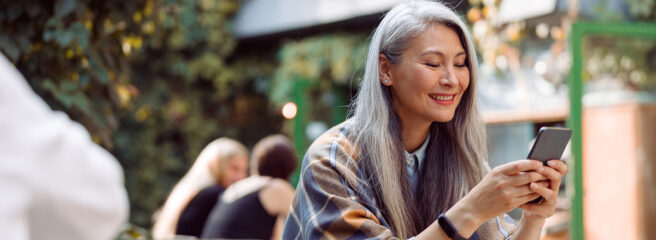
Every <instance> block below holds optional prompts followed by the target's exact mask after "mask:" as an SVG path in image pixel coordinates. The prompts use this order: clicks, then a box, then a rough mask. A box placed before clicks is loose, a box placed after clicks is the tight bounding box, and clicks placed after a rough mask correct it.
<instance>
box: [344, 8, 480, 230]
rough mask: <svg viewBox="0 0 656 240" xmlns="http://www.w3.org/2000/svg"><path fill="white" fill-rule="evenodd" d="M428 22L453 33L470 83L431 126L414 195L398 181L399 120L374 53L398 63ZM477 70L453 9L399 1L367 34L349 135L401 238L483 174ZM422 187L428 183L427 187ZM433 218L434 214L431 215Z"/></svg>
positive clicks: (400, 166) (401, 165)
mask: <svg viewBox="0 0 656 240" xmlns="http://www.w3.org/2000/svg"><path fill="white" fill-rule="evenodd" d="M434 24H442V25H445V26H447V27H449V28H451V29H453V30H454V31H455V32H456V33H457V34H458V35H459V37H460V41H461V44H463V47H464V49H465V52H466V54H467V61H466V64H467V65H468V67H469V71H470V84H469V87H468V89H467V90H466V91H465V93H464V94H463V97H462V100H461V102H460V104H459V105H458V107H457V109H456V113H455V115H454V117H453V119H452V120H451V121H449V122H446V123H438V122H434V123H433V124H432V125H431V128H430V131H431V134H430V136H431V139H430V141H429V142H430V143H429V147H428V149H427V153H429V154H430V153H434V154H431V155H428V154H427V155H426V161H424V167H423V170H422V173H420V186H419V189H418V192H417V194H416V196H415V194H413V193H412V192H411V191H410V192H409V193H408V191H409V190H408V189H409V187H408V183H406V182H404V181H399V179H406V178H403V177H404V176H406V173H405V169H406V168H405V161H404V160H403V156H404V155H403V151H404V149H403V142H402V138H401V123H400V120H399V119H398V116H397V115H396V112H395V111H394V105H393V103H392V98H391V95H390V89H389V87H386V86H384V85H383V84H381V83H380V79H379V55H380V54H381V53H382V54H384V55H385V56H386V57H387V58H388V59H389V61H390V62H391V63H392V64H397V63H398V62H399V61H400V56H401V55H402V53H403V52H404V51H405V50H406V49H407V48H408V44H409V42H410V41H411V40H412V39H414V38H415V37H417V36H419V35H420V34H421V33H423V32H425V31H427V30H428V29H429V28H430V27H431V26H433V25H434ZM477 77H478V60H477V57H476V52H475V48H474V44H473V42H472V37H471V35H470V33H469V31H468V28H467V26H466V25H465V23H464V22H463V21H462V20H461V18H460V17H459V16H458V15H457V14H456V13H455V12H454V11H453V10H451V9H450V8H448V7H446V6H444V5H443V4H441V3H437V2H432V1H426V0H416V1H409V2H405V3H401V4H399V5H398V6H396V7H394V8H393V9H391V10H390V11H389V12H388V13H387V14H386V15H385V17H384V18H383V20H382V21H381V23H380V25H379V26H378V27H377V28H376V30H375V32H374V33H373V35H372V37H371V42H370V46H369V52H368V54H367V60H366V65H365V72H364V76H363V79H362V82H361V86H360V91H359V93H358V95H357V97H356V99H355V101H354V102H353V105H352V106H351V115H352V119H353V124H354V128H355V129H357V131H355V135H354V136H353V137H354V138H355V142H356V144H357V145H358V146H361V149H363V150H362V151H363V153H364V154H363V157H364V159H365V162H364V163H363V164H365V165H367V166H368V167H369V168H370V172H371V173H372V174H371V177H372V179H370V181H369V182H371V183H372V185H374V186H373V187H374V189H375V190H377V191H375V192H376V196H377V199H378V201H379V203H382V204H381V207H382V208H383V209H382V210H383V212H384V215H385V217H386V218H387V220H388V221H389V223H390V225H391V227H392V230H393V231H394V232H395V234H396V235H397V236H398V237H400V238H407V237H410V236H412V235H413V234H416V233H417V232H419V231H421V229H423V228H424V227H425V226H427V224H428V225H429V224H430V222H432V221H428V220H427V218H432V217H433V216H435V214H438V215H439V213H438V212H439V211H446V210H447V209H448V208H450V207H451V206H452V205H453V204H455V202H457V201H458V200H459V199H460V198H462V197H463V196H464V195H465V194H466V193H468V192H469V190H470V189H471V188H473V186H475V185H476V184H477V183H478V182H479V181H480V180H481V179H482V178H483V176H484V175H485V172H486V170H485V161H486V160H485V159H486V157H487V148H486V142H485V128H484V125H483V123H482V121H481V118H480V116H479V113H478V108H477V106H476V100H475V95H476V85H477ZM437 161H442V162H443V163H444V162H446V164H448V165H447V166H444V167H446V169H441V168H438V167H439V166H438V165H436V164H438V163H435V162H437ZM431 162H433V163H431ZM367 166H365V167H367ZM426 169H430V170H433V171H430V170H426ZM431 172H438V173H431ZM438 180H447V181H446V183H447V184H443V183H444V182H442V185H439V184H440V182H436V181H438ZM429 181H430V182H429ZM422 185H424V186H422ZM444 185H447V186H444ZM429 188H433V189H432V193H431V191H429V190H431V189H429ZM436 195H437V196H436ZM408 196H411V197H408ZM435 197H438V198H435ZM429 198H433V199H444V201H443V203H434V202H432V201H431V202H429V203H426V201H424V199H429ZM413 200H416V201H413ZM408 201H413V202H417V204H418V206H410V207H409V208H408V204H407V202H408ZM422 204H424V205H425V204H429V205H430V206H423V205H422ZM410 205H412V204H410ZM423 212H428V213H423ZM420 215H421V216H420ZM422 219H423V220H422ZM435 219H436V216H435V218H432V220H435Z"/></svg>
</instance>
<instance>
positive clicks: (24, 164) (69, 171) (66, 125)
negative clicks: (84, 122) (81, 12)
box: [0, 54, 128, 240]
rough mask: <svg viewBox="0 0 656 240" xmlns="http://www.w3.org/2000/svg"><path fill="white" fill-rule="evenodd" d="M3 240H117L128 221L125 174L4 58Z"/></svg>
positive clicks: (0, 98)
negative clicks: (31, 86) (122, 227)
mask: <svg viewBox="0 0 656 240" xmlns="http://www.w3.org/2000/svg"><path fill="white" fill-rule="evenodd" d="M0 86H2V87H0V116H2V117H0V192H1V193H2V197H0V232H1V234H2V239H16V240H22V239H88V240H96V239H98V240H100V239H111V238H113V237H115V236H116V235H117V231H118V230H119V227H120V226H121V224H123V223H124V222H125V220H126V219H127V216H128V201H127V194H126V191H125V188H124V186H123V172H122V169H121V167H120V165H119V164H118V162H117V161H116V159H115V158H114V157H113V156H112V155H111V154H109V153H108V152H107V151H105V150H104V149H102V148H101V147H99V146H98V145H96V144H95V143H93V142H92V141H91V138H90V136H89V134H88V133H87V132H86V130H85V129H84V128H83V127H82V126H81V125H80V124H78V123H76V122H74V121H72V120H70V119H69V118H68V116H66V115H65V114H63V113H58V112H54V111H52V110H51V109H50V107H48V105H47V104H46V103H45V102H44V101H43V100H41V99H40V97H39V96H38V95H36V94H35V93H34V92H33V91H32V90H31V89H30V87H29V85H28V84H27V82H26V81H25V79H24V78H23V77H22V76H21V75H20V73H19V72H18V71H17V70H16V69H15V68H14V67H13V66H12V64H11V63H10V62H9V61H8V60H7V59H6V58H4V56H2V55H1V54H0Z"/></svg>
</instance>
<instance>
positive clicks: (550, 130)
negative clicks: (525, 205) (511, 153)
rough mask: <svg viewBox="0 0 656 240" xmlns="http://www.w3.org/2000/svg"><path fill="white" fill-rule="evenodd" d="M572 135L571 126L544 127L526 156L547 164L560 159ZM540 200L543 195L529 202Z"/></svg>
mask: <svg viewBox="0 0 656 240" xmlns="http://www.w3.org/2000/svg"><path fill="white" fill-rule="evenodd" d="M571 137H572V130H571V129H569V128H559V127H542V128H540V131H539V132H538V136H537V137H536V138H535V142H534V143H533V147H531V151H529V152H528V157H526V158H527V159H532V160H538V161H541V162H542V163H543V164H544V165H545V166H546V165H547V161H549V160H552V159H558V160H560V159H561V157H562V156H563V152H565V147H567V143H568V142H569V139H570V138H571ZM540 201H542V197H538V198H536V199H534V200H533V201H530V202H529V203H539V202H540Z"/></svg>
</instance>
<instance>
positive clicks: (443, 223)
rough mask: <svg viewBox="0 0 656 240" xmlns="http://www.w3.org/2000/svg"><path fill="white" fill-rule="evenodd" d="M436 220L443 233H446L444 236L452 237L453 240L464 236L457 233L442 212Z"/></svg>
mask: <svg viewBox="0 0 656 240" xmlns="http://www.w3.org/2000/svg"><path fill="white" fill-rule="evenodd" d="M437 222H438V223H439V224H440V227H442V230H443V231H444V233H446V236H447V237H449V238H451V239H453V240H464V239H466V238H464V237H462V236H460V234H459V233H458V230H457V229H456V227H455V226H453V223H451V221H449V219H448V218H447V217H446V215H444V213H442V214H440V216H439V217H438V218H437Z"/></svg>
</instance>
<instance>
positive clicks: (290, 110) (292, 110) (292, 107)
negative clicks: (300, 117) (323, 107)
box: [282, 102, 298, 119]
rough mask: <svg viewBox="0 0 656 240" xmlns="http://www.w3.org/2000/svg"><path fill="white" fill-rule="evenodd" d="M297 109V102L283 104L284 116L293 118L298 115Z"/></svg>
mask: <svg viewBox="0 0 656 240" xmlns="http://www.w3.org/2000/svg"><path fill="white" fill-rule="evenodd" d="M297 111H298V108H297V107H296V104H295V103H293V102H288V103H285V105H283V106H282V116H283V117H285V118H286V119H293V118H294V117H296V112H297Z"/></svg>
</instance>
